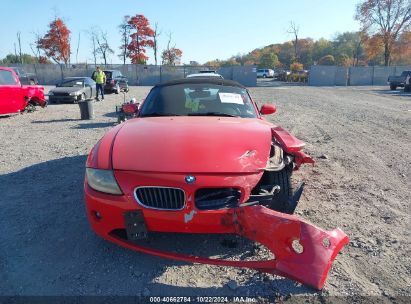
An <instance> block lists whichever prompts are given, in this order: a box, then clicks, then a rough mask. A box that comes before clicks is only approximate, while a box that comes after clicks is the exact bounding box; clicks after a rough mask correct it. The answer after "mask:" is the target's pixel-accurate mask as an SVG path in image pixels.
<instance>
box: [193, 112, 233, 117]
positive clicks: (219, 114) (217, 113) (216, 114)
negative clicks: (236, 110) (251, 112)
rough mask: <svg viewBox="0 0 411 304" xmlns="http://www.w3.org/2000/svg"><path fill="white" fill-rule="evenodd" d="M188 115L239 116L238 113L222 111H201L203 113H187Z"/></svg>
mask: <svg viewBox="0 0 411 304" xmlns="http://www.w3.org/2000/svg"><path fill="white" fill-rule="evenodd" d="M187 115H188V116H223V117H240V116H239V115H233V114H228V113H222V112H203V113H188V114H187Z"/></svg>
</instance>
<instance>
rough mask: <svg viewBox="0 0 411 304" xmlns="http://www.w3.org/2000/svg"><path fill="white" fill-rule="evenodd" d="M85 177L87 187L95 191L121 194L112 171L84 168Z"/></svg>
mask: <svg viewBox="0 0 411 304" xmlns="http://www.w3.org/2000/svg"><path fill="white" fill-rule="evenodd" d="M86 176H87V183H88V185H89V186H90V187H91V188H92V189H94V190H96V191H100V192H104V193H109V194H115V195H121V194H123V192H122V191H121V189H120V187H119V185H118V184H117V181H116V178H115V177H114V172H113V171H112V170H101V169H93V168H86Z"/></svg>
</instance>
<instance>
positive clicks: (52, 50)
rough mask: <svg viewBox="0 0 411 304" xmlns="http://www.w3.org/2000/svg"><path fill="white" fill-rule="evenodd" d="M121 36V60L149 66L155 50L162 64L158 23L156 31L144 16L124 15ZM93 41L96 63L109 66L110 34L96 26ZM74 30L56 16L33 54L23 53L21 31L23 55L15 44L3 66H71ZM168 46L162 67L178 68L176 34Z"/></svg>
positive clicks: (164, 52)
mask: <svg viewBox="0 0 411 304" xmlns="http://www.w3.org/2000/svg"><path fill="white" fill-rule="evenodd" d="M118 30H119V33H120V37H121V46H120V54H119V55H118V56H119V58H120V59H121V60H122V61H123V63H124V64H125V63H126V60H127V59H130V61H131V63H132V64H146V63H147V60H148V59H149V57H148V56H147V49H149V48H151V49H153V52H154V61H155V64H156V65H157V62H158V54H159V49H158V38H159V36H160V35H161V34H162V33H161V31H160V30H159V28H158V23H156V24H155V27H154V29H153V28H152V27H151V25H150V22H149V21H148V19H147V18H146V17H145V16H144V15H140V14H137V15H135V16H124V19H123V21H122V23H121V24H120V25H119V26H118ZM87 34H88V37H89V38H90V41H91V46H92V47H91V54H92V56H93V59H94V64H95V65H97V63H98V59H101V60H102V63H103V64H104V65H107V62H108V57H109V56H110V55H112V54H114V50H113V49H112V47H111V46H110V43H109V40H108V37H107V32H105V31H103V30H102V29H101V28H100V27H97V26H94V27H92V28H91V29H90V30H89V31H87ZM71 36H72V35H71V31H70V30H69V29H68V27H67V25H66V24H65V22H64V21H63V20H62V18H60V17H57V16H56V17H55V18H54V20H52V21H51V22H50V23H49V25H48V31H47V33H46V34H45V35H39V34H36V39H35V41H34V43H33V44H30V48H31V49H32V52H33V55H34V56H32V55H29V54H23V53H22V52H21V42H20V32H18V33H17V38H18V44H19V50H20V51H19V52H17V48H16V45H15V54H8V55H7V56H6V57H5V58H4V59H3V60H1V62H0V63H3V64H10V63H21V64H23V63H40V64H41V63H52V62H54V63H57V64H60V65H68V64H70V63H72V55H73V51H72V49H73V46H72V43H71V38H72V37H71ZM167 38H168V42H167V47H166V48H165V49H164V50H163V51H162V52H161V64H163V65H176V64H177V63H179V62H180V60H181V57H182V54H183V51H182V50H181V49H179V48H176V46H175V44H174V45H173V44H172V33H171V32H169V33H167ZM80 40H81V35H80V33H79V36H78V40H77V48H76V51H75V57H76V58H75V62H76V63H78V52H79V46H80Z"/></svg>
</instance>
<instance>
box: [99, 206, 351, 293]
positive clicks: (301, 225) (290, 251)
mask: <svg viewBox="0 0 411 304" xmlns="http://www.w3.org/2000/svg"><path fill="white" fill-rule="evenodd" d="M221 227H222V228H223V227H234V231H235V233H236V234H238V235H241V236H244V237H246V238H248V239H250V240H252V241H255V242H258V243H260V244H262V245H264V246H266V247H267V248H268V249H269V250H270V251H271V252H272V253H273V255H274V258H273V259H270V260H265V261H231V260H221V259H210V258H204V257H198V256H192V255H186V254H178V253H173V252H164V251H160V250H156V249H151V248H147V247H144V246H140V245H138V244H136V243H135V242H130V241H127V240H125V239H122V238H120V237H118V236H116V235H114V234H110V235H108V236H106V238H107V239H108V240H110V241H113V242H115V243H118V244H120V245H122V246H124V247H126V248H129V249H131V250H134V251H138V252H143V253H146V254H152V255H156V256H159V257H163V258H170V259H175V260H179V261H184V262H190V263H203V264H211V265H218V266H232V267H245V268H251V269H255V270H258V271H261V272H266V273H271V274H276V275H280V276H283V277H287V278H290V279H293V280H295V281H298V282H300V283H302V284H305V285H307V286H311V287H313V288H316V289H322V288H323V286H324V283H325V280H326V278H327V275H328V272H329V270H330V268H331V266H332V263H333V261H334V259H335V258H336V256H337V254H338V253H339V252H340V250H341V249H342V247H343V246H344V245H346V244H347V243H348V241H349V239H348V237H347V235H346V234H345V233H344V232H343V231H342V230H340V229H338V228H337V229H334V230H332V231H325V230H323V229H321V228H318V227H316V226H314V225H313V224H310V223H308V222H306V221H304V220H303V219H301V218H300V217H298V216H295V215H288V214H284V213H279V212H276V211H273V210H271V209H268V208H266V207H264V206H261V205H255V206H246V207H238V208H233V209H230V210H229V212H227V214H225V215H224V216H223V217H222V219H221Z"/></svg>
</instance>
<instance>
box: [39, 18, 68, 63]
mask: <svg viewBox="0 0 411 304" xmlns="http://www.w3.org/2000/svg"><path fill="white" fill-rule="evenodd" d="M49 27H50V29H49V31H48V32H47V33H46V34H45V35H44V37H43V38H40V39H39V40H38V41H37V47H38V48H39V49H42V50H43V51H44V53H45V54H46V56H47V57H48V58H51V59H53V60H54V61H55V62H56V63H60V62H64V64H67V63H68V62H69V61H70V53H71V52H70V31H69V29H68V28H67V26H66V25H65V24H64V22H63V20H61V19H60V18H56V19H55V20H53V21H52V22H50V24H49Z"/></svg>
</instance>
